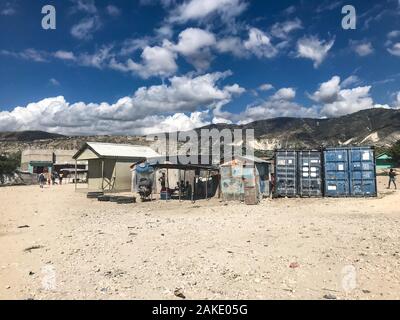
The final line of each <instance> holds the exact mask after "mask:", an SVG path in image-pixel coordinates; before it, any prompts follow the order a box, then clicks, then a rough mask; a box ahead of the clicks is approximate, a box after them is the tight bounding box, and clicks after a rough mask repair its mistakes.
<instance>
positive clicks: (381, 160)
mask: <svg viewBox="0 0 400 320" xmlns="http://www.w3.org/2000/svg"><path fill="white" fill-rule="evenodd" d="M394 167H396V161H395V160H394V159H393V158H392V157H391V156H390V155H389V154H387V153H381V154H379V155H378V156H377V157H376V168H377V169H378V170H379V169H390V168H394Z"/></svg>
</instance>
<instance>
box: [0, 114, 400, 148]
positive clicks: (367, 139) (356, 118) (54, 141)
mask: <svg viewBox="0 0 400 320" xmlns="http://www.w3.org/2000/svg"><path fill="white" fill-rule="evenodd" d="M213 128H217V129H224V128H227V129H236V128H240V129H254V130H255V137H256V141H255V146H254V147H255V149H257V150H272V149H274V148H276V147H282V148H286V147H287V148H289V147H297V148H315V147H319V146H337V145H375V146H379V147H382V146H390V145H392V144H393V143H394V142H395V141H397V140H400V110H389V109H370V110H364V111H360V112H357V113H354V114H350V115H346V116H343V117H339V118H331V119H302V118H275V119H267V120H260V121H256V122H252V123H249V124H246V125H241V126H239V125H227V124H217V125H210V126H207V127H204V128H200V129H213ZM200 129H198V130H200ZM86 141H96V142H111V143H130V144H141V145H146V144H148V142H147V141H146V139H145V137H141V136H71V137H69V136H63V135H58V134H53V133H47V132H41V131H24V132H0V153H10V152H16V151H19V150H23V149H26V148H29V147H31V148H51V149H66V150H70V149H79V148H80V147H81V146H82V144H83V143H84V142H86Z"/></svg>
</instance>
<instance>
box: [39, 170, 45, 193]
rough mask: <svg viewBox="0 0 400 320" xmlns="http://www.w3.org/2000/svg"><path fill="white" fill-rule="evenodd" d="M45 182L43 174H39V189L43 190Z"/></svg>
mask: <svg viewBox="0 0 400 320" xmlns="http://www.w3.org/2000/svg"><path fill="white" fill-rule="evenodd" d="M45 182H46V178H45V176H44V174H43V172H42V173H41V174H39V185H40V189H43V185H44V184H45Z"/></svg>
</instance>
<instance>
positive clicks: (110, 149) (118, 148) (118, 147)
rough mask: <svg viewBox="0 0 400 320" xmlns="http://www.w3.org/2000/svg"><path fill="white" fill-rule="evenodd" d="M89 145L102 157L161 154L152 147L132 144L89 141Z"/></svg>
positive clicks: (143, 156)
mask: <svg viewBox="0 0 400 320" xmlns="http://www.w3.org/2000/svg"><path fill="white" fill-rule="evenodd" d="M87 145H88V146H89V147H90V148H92V149H93V151H94V152H96V153H97V154H98V155H100V156H101V157H115V158H150V157H158V156H160V155H159V154H158V153H157V152H155V151H154V150H153V149H151V148H150V147H146V146H138V145H131V144H114V143H100V142H88V143H87Z"/></svg>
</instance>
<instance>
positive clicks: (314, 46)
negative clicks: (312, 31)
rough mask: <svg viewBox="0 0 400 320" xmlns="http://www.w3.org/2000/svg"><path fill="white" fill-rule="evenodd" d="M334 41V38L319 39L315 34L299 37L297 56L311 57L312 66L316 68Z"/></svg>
mask: <svg viewBox="0 0 400 320" xmlns="http://www.w3.org/2000/svg"><path fill="white" fill-rule="evenodd" d="M334 43H335V40H334V39H331V40H319V39H318V38H317V37H315V36H309V37H304V38H301V39H299V40H298V41H297V57H299V58H306V59H311V60H312V61H314V68H318V67H319V65H320V64H321V63H322V62H323V61H324V60H325V58H326V56H327V55H328V52H329V50H330V49H331V48H332V47H333V44H334Z"/></svg>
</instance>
